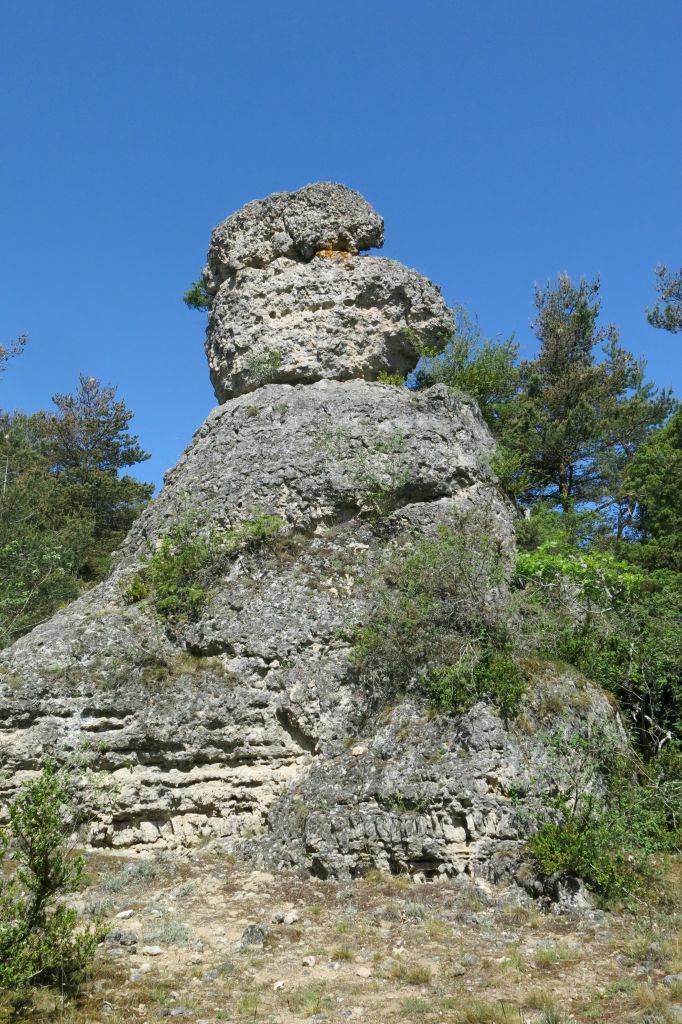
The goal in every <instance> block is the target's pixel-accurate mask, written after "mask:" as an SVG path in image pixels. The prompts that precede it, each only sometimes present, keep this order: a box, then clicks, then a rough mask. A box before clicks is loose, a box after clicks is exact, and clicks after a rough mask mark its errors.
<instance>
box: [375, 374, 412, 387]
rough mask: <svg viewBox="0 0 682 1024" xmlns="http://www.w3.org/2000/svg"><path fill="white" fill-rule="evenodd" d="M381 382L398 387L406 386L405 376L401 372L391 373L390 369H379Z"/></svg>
mask: <svg viewBox="0 0 682 1024" xmlns="http://www.w3.org/2000/svg"><path fill="white" fill-rule="evenodd" d="M377 381H378V382H379V384H392V385H393V386H394V387H396V388H402V387H405V377H404V376H403V374H401V373H389V372H388V370H379V373H378V374H377Z"/></svg>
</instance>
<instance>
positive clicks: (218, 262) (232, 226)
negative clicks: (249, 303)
mask: <svg viewBox="0 0 682 1024" xmlns="http://www.w3.org/2000/svg"><path fill="white" fill-rule="evenodd" d="M383 244H384V222H383V219H382V218H381V217H380V216H379V214H378V213H377V212H376V211H375V210H373V209H372V207H371V206H370V205H369V203H368V202H367V200H366V199H364V198H363V196H361V195H360V193H359V192H353V190H352V189H350V188H346V186H345V185H337V184H335V183H334V182H330V181H320V182H316V183H315V184H314V185H306V186H305V188H302V189H299V190H298V192H275V193H274V194H273V195H271V196H268V197H267V199H255V200H254V201H253V202H251V203H247V204H246V206H243V207H242V208H241V210H237V212H236V213H233V214H232V216H231V217H228V218H227V220H224V221H223V223H222V224H219V225H218V227H217V228H215V230H214V231H213V234H212V235H211V244H210V245H209V249H208V263H207V266H206V270H205V272H204V276H205V280H206V286H207V289H208V291H210V292H212V293H213V294H215V292H217V291H218V288H219V287H220V285H221V284H222V283H223V281H225V280H227V278H229V276H230V275H231V274H234V273H235V272H236V271H238V270H242V269H243V268H244V267H257V268H259V269H260V270H262V269H263V268H264V267H267V266H268V265H269V264H270V263H272V262H273V261H274V260H277V259H281V258H282V257H284V258H286V259H289V260H298V261H300V262H303V263H306V262H307V261H308V260H311V259H312V258H313V256H315V255H316V253H318V252H320V251H327V252H329V251H334V252H345V253H349V254H351V253H352V254H357V253H359V252H362V251H363V250H366V249H380V248H381V246H382V245H383Z"/></svg>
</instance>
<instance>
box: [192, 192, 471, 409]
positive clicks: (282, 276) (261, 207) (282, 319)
mask: <svg viewBox="0 0 682 1024" xmlns="http://www.w3.org/2000/svg"><path fill="white" fill-rule="evenodd" d="M283 225H285V226H286V230H284V229H283ZM382 243H383V221H382V220H381V218H380V217H379V216H378V214H376V213H375V212H374V211H373V210H372V208H371V207H370V206H369V204H368V203H366V202H365V200H364V199H363V198H362V197H361V196H359V195H358V194H357V193H356V192H351V191H350V189H346V188H344V187H343V186H342V185H332V184H327V183H323V184H321V185H309V186H307V187H306V188H303V189H300V191H298V192H292V193H287V192H282V193H278V194H277V195H275V196H271V197H270V198H269V199H263V200H259V201H257V202H255V203H249V204H248V205H247V206H245V207H244V208H243V209H242V210H239V211H238V212H237V213H235V214H233V215H232V216H231V217H229V218H228V219H227V220H226V221H225V222H224V223H223V224H221V225H220V226H219V227H218V228H216V230H215V232H214V233H213V238H212V240H211V246H210V248H209V255H208V267H207V269H206V271H205V277H206V281H207V286H208V288H209V290H210V291H211V292H213V293H214V294H215V298H214V300H213V306H212V309H211V313H210V317H209V324H208V330H207V332H206V354H207V357H208V363H209V369H210V373H211V381H212V383H213V387H214V389H215V393H216V396H217V398H218V400H219V401H221V402H223V401H226V400H227V399H228V398H234V397H235V396H237V395H240V394H243V393H244V392H246V391H253V390H254V388H257V387H260V386H261V385H262V384H264V383H267V382H270V383H278V384H295V383H304V384H308V383H312V382H313V381H317V380H322V379H327V380H348V379H351V378H353V377H359V378H364V379H365V380H376V378H377V376H378V375H379V373H381V372H385V373H392V374H395V373H399V374H400V375H401V376H405V374H407V373H408V372H409V371H410V370H412V369H414V367H415V365H416V363H417V360H418V359H419V355H420V350H421V349H422V348H423V347H424V346H434V345H437V344H438V343H442V342H443V340H444V339H445V338H446V337H447V336H448V334H449V333H450V332H451V329H452V317H451V314H450V312H449V310H448V308H447V306H446V305H445V302H444V301H443V297H442V295H441V294H440V291H439V289H438V288H437V287H436V286H435V285H433V284H432V283H431V282H430V281H427V280H426V279H425V278H423V277H422V276H421V275H420V274H417V273H416V271H414V270H410V269H408V268H407V267H405V266H403V265H402V264H401V263H396V262H395V261H393V260H387V259H381V258H377V257H360V256H358V255H357V253H358V251H359V250H360V249H364V248H369V247H370V246H380V245H381V244H382Z"/></svg>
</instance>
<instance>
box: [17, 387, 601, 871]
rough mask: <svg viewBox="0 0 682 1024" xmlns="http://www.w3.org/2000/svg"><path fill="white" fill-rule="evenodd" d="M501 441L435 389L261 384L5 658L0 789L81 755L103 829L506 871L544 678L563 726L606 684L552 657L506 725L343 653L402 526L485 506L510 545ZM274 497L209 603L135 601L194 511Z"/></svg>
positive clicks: (225, 511) (242, 516)
mask: <svg viewBox="0 0 682 1024" xmlns="http://www.w3.org/2000/svg"><path fill="white" fill-rule="evenodd" d="M491 453H492V440H491V438H490V435H489V433H488V431H487V429H486V427H485V425H484V424H483V422H482V421H481V419H480V416H479V414H478V412H477V410H476V407H475V405H474V404H473V403H471V402H467V401H464V400H462V399H460V398H458V397H456V396H454V395H453V394H451V393H450V392H449V391H448V390H447V389H446V388H444V387H442V386H439V387H436V388H432V389H431V390H429V391H426V392H424V393H419V394H412V393H410V392H408V391H406V390H404V389H398V388H394V387H390V386H387V385H381V384H370V383H365V382H362V381H349V382H347V383H339V382H327V381H323V382H320V383H318V384H314V385H310V386H308V387H304V386H299V387H295V388H294V387H289V386H287V385H270V386H268V387H264V388H261V389H259V391H257V392H255V393H254V394H253V395H245V396H242V397H240V398H239V399H235V400H234V401H232V402H229V403H227V404H226V405H224V406H221V407H220V408H218V409H216V410H214V412H213V413H212V414H211V415H210V416H209V418H208V420H207V421H206V423H205V424H204V425H203V426H202V428H201V429H200V430H199V431H198V432H197V434H196V436H195V438H194V440H193V442H192V444H191V445H190V447H189V449H188V450H187V452H186V453H185V455H184V456H183V458H182V459H181V460H180V462H179V463H178V465H177V467H176V468H175V469H174V470H173V471H172V472H171V473H170V474H169V475H168V477H167V483H166V487H165V488H164V490H163V491H162V493H161V494H160V496H159V497H158V498H157V499H156V501H154V502H153V503H152V505H151V506H150V508H149V509H148V510H147V511H146V512H145V513H144V515H143V516H142V517H141V519H140V520H139V521H138V522H137V524H136V525H135V527H134V529H133V530H132V531H131V534H130V535H129V537H128V539H127V541H126V544H125V545H124V546H123V548H122V549H121V551H120V552H119V556H118V561H117V565H116V568H115V570H114V572H113V573H112V575H111V576H110V578H109V579H107V580H106V581H105V582H104V583H102V584H101V585H100V586H98V587H96V588H94V589H93V590H92V591H90V592H89V593H88V594H86V595H85V596H84V597H82V598H81V599H80V600H78V601H76V602H74V603H73V604H72V605H70V606H69V607H68V608H66V609H65V610H64V611H62V612H60V613H59V614H58V615H56V616H54V618H53V619H51V620H50V621H49V622H47V623H45V624H44V625H42V626H39V627H38V628H36V629H35V630H34V631H33V632H32V633H31V634H29V635H28V636H26V637H24V638H23V639H22V640H20V641H19V642H18V643H16V644H15V645H14V646H13V647H12V648H10V649H9V650H7V651H5V652H3V654H2V655H0V709H1V710H0V730H1V738H0V761H1V764H0V767H2V768H3V769H4V770H5V772H6V773H7V774H6V775H5V776H3V780H2V781H1V782H0V787H1V789H0V793H2V795H4V796H5V797H8V796H9V795H10V794H11V793H12V792H13V791H15V790H16V787H17V785H18V784H19V783H21V781H22V780H23V779H25V778H27V777H30V776H31V775H32V774H33V773H34V772H35V771H36V770H37V769H38V766H39V762H40V759H41V757H42V756H43V755H44V754H46V753H52V754H54V755H56V756H57V757H60V758H61V757H64V756H66V755H68V754H69V753H74V752H78V755H79V757H81V758H82V759H83V761H84V764H85V765H86V766H87V767H88V768H89V771H90V773H91V780H92V781H97V780H100V781H101V782H102V784H103V789H102V793H101V800H100V801H99V805H98V808H97V810H96V823H95V825H94V827H93V829H92V832H91V836H90V840H91V842H92V843H93V844H95V845H99V846H113V847H122V846H130V845H136V844H149V845H174V844H178V843H187V842H193V841H196V840H197V839H198V838H201V837H212V838H214V839H216V840H219V841H221V842H224V843H226V844H227V845H228V846H229V847H230V848H235V849H239V850H242V851H244V852H247V853H248V854H249V855H250V856H251V857H253V858H254V859H256V860H260V861H263V862H268V863H284V864H288V865H297V866H300V867H305V868H307V869H308V870H311V871H313V872H315V873H317V874H319V875H321V876H324V875H338V876H350V875H355V874H358V873H361V872H363V871H365V870H367V868H368V867H370V866H376V867H379V868H381V869H384V870H390V871H409V872H410V873H413V874H415V873H416V874H424V875H432V874H435V873H453V872H460V871H465V870H466V871H469V872H473V873H485V874H488V875H491V874H492V875H496V874H497V875H500V874H502V873H504V871H507V870H508V869H509V868H510V865H513V864H514V863H515V862H516V860H517V859H518V854H519V846H520V843H521V841H522V838H523V828H522V826H521V825H520V823H519V819H518V816H517V814H516V811H515V807H514V804H513V801H512V795H513V793H516V794H517V795H518V794H519V793H523V792H527V794H528V797H527V799H528V801H529V802H530V803H532V801H533V800H535V799H536V797H535V795H534V794H535V792H536V790H537V789H538V786H540V788H542V787H541V784H540V783H538V782H537V775H538V771H539V769H540V768H541V767H542V765H543V764H546V763H547V760H548V752H547V751H548V748H547V745H546V743H545V740H544V739H543V737H544V736H545V734H546V730H547V721H546V716H545V713H544V712H543V707H545V706H546V705H547V701H546V700H545V699H544V697H543V694H544V693H545V691H546V690H547V688H548V687H554V688H555V689H557V688H558V690H557V692H558V697H557V695H556V694H555V695H554V697H553V699H552V701H551V702H550V703H551V704H552V706H554V707H555V706H556V704H557V700H558V703H559V705H560V706H562V707H565V708H566V709H567V712H566V713H567V716H568V717H567V718H566V720H565V721H564V724H563V725H562V728H565V729H568V730H569V731H570V730H583V731H584V730H586V729H587V728H590V727H591V724H592V723H594V722H596V721H598V722H600V723H602V724H604V725H605V726H607V727H611V725H610V723H613V721H614V719H613V713H612V712H611V710H610V708H609V705H608V703H607V702H606V700H605V699H604V698H603V697H602V696H601V695H600V694H599V693H598V692H597V691H596V690H594V689H593V688H590V687H588V686H586V685H582V684H580V682H579V681H578V680H575V679H573V678H572V677H570V676H562V675H559V676H556V674H555V675H554V676H552V675H551V673H550V674H549V675H547V674H546V673H543V672H539V673H538V676H537V681H536V683H535V684H534V685H533V686H532V687H531V689H530V692H529V696H528V700H527V702H526V706H525V708H524V710H523V712H522V715H521V717H520V719H519V721H518V722H517V724H516V725H514V726H508V725H505V723H503V722H502V721H501V720H500V719H499V717H498V716H496V715H495V714H494V713H493V712H492V710H491V709H490V708H488V707H486V706H485V705H483V704H480V705H477V706H476V707H475V708H473V709H472V710H470V711H469V712H468V713H467V714H466V715H465V716H463V717H459V718H457V717H453V716H440V717H435V718H434V717H433V716H432V715H430V713H429V709H428V708H427V707H426V706H421V705H419V704H415V703H411V702H403V703H399V704H398V705H397V706H396V707H394V708H393V710H392V711H391V712H390V713H389V712H387V710H386V709H385V708H383V707H378V706H377V704H376V702H375V701H373V700H371V699H370V695H369V694H368V693H367V692H365V690H364V689H363V687H362V686H361V685H360V684H359V682H358V678H357V673H356V671H355V669H354V666H353V663H352V660H351V658H350V653H351V646H352V637H353V634H354V631H355V630H356V628H357V627H358V626H360V625H363V624H365V623H366V622H367V619H368V616H369V615H370V612H371V603H372V594H371V588H368V580H370V579H371V577H372V574H373V571H374V569H375V567H376V566H377V565H378V564H379V563H380V561H381V559H382V558H383V555H384V551H385V548H386V545H387V544H389V543H392V542H393V539H399V538H400V537H402V536H405V535H406V532H409V533H413V532H415V531H416V532H417V533H419V532H430V531H432V530H433V529H434V527H435V526H437V525H438V523H441V522H445V523H451V522H453V521H454V517H456V516H458V515H461V514H462V513H466V512H467V511H470V512H472V513H474V514H475V513H480V512H481V511H482V510H485V512H486V515H487V516H488V521H489V524H490V526H489V528H490V531H491V533H492V534H493V535H494V536H495V537H496V538H497V541H498V543H499V546H500V549H501V550H503V551H504V550H511V545H512V531H511V521H510V513H509V509H508V507H507V505H506V504H505V502H504V501H503V499H502V498H501V497H500V496H499V494H498V492H497V491H496V489H495V487H494V485H493V483H492V481H491V480H490V477H489V469H488V461H489V457H490V455H491ZM377 496H380V498H381V501H380V502H377ZM259 511H261V512H267V513H276V514H278V515H280V516H281V517H282V518H283V519H284V520H286V522H287V524H288V527H287V532H285V534H283V535H282V536H281V537H279V538H277V540H276V542H275V543H273V544H272V545H270V546H266V547H265V548H263V549H261V550H254V551H242V552H241V553H239V554H238V555H236V556H235V558H234V559H232V560H231V561H230V562H229V564H226V565H223V566H222V567H221V569H220V572H219V574H218V575H217V576H216V577H215V578H214V579H213V580H212V581H211V587H212V590H213V598H212V600H211V601H210V602H209V604H208V605H207V607H206V610H205V612H204V614H203V615H202V616H201V618H200V619H199V621H197V622H194V623H190V624H186V625H184V626H180V625H177V624H176V625H175V626H174V628H172V629H170V628H167V627H165V626H164V624H163V623H162V622H161V621H160V620H159V618H158V616H157V615H156V614H155V612H154V610H153V608H152V606H151V605H149V604H146V603H144V602H142V603H137V604H130V602H129V600H128V598H127V596H126V594H127V591H128V588H129V586H130V583H131V581H132V580H133V579H134V578H135V576H136V573H137V572H138V570H139V568H140V566H141V565H142V564H143V563H144V560H145V558H146V557H148V554H149V552H150V551H151V550H154V548H155V546H156V545H157V543H158V541H159V539H160V538H161V537H162V536H163V535H164V534H165V533H166V532H167V531H168V530H169V528H170V527H172V525H173V524H174V523H176V522H177V520H178V517H179V516H181V515H187V514H191V515H193V516H195V517H196V524H197V530H208V529H220V528H224V527H229V526H234V525H235V524H236V523H239V522H240V521H244V520H246V519H249V518H250V517H253V516H254V515H255V514H258V512H259ZM614 728H615V726H614Z"/></svg>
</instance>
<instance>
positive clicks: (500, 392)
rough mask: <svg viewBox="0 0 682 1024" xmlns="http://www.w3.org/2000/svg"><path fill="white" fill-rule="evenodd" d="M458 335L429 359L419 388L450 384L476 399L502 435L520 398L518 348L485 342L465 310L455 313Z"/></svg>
mask: <svg viewBox="0 0 682 1024" xmlns="http://www.w3.org/2000/svg"><path fill="white" fill-rule="evenodd" d="M454 317H455V318H454V331H453V334H452V336H451V337H450V338H449V339H448V341H447V344H446V345H445V347H444V349H443V351H442V352H441V353H439V354H437V355H432V356H430V357H427V358H425V359H424V360H423V361H422V363H421V364H420V366H419V368H418V370H417V373H416V384H417V387H429V386H431V385H432V384H448V385H449V386H450V387H452V388H455V389H456V390H458V391H465V392H467V394H469V395H472V396H473V397H474V398H475V399H476V401H477V402H478V404H479V407H480V409H481V413H482V414H483V418H484V419H485V420H486V422H487V423H488V425H489V426H490V427H491V428H492V429H493V430H496V431H497V432H499V431H500V430H502V428H503V425H504V423H505V422H506V420H507V418H508V414H509V411H510V409H511V408H512V406H513V404H514V402H515V399H516V397H517V393H518V388H519V371H518V368H517V366H516V359H517V356H518V348H519V347H518V345H517V344H516V343H515V342H514V340H513V339H512V338H510V339H509V340H507V341H502V342H493V341H490V340H489V339H487V338H486V339H483V338H482V337H481V332H480V330H479V327H478V324H477V323H476V322H475V320H473V319H472V318H471V317H470V316H469V314H468V313H467V311H466V310H465V309H464V308H463V307H462V306H459V307H456V309H455V312H454Z"/></svg>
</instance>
